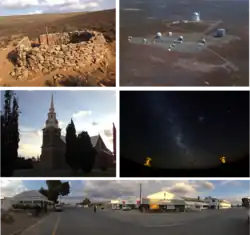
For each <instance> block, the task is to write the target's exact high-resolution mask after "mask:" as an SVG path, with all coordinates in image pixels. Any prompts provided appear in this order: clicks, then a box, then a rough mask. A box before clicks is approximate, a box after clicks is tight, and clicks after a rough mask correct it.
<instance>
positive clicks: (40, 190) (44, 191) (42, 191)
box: [39, 187, 49, 197]
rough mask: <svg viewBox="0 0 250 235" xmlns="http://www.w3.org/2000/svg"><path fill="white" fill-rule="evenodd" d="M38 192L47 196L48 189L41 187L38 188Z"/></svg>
mask: <svg viewBox="0 0 250 235" xmlns="http://www.w3.org/2000/svg"><path fill="white" fill-rule="evenodd" d="M39 193H41V194H42V195H43V196H45V197H49V191H48V189H44V188H43V187H41V188H40V189H39Z"/></svg>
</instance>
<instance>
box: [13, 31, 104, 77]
mask: <svg viewBox="0 0 250 235" xmlns="http://www.w3.org/2000/svg"><path fill="white" fill-rule="evenodd" d="M78 34H79V35H80V33H79V32H78ZM68 35H69V38H72V37H73V36H75V34H72V33H69V34H68ZM91 35H92V36H91V37H90V38H89V40H88V41H81V42H79V43H68V44H60V43H59V44H57V43H56V44H52V45H48V44H46V43H44V44H41V45H40V46H39V47H32V46H31V44H30V45H29V44H27V43H26V44H25V45H24V44H21V45H18V47H17V48H16V52H17V66H16V67H15V70H14V72H12V73H11V76H13V77H15V78H16V79H18V80H19V79H27V78H28V77H30V76H33V75H34V73H37V72H42V73H44V74H46V73H49V72H51V71H54V70H60V69H61V70H63V71H67V70H72V69H73V70H75V71H85V70H86V71H91V70H94V69H97V68H99V67H107V52H108V48H107V46H106V40H105V38H104V36H103V35H102V34H100V33H97V32H94V31H91ZM63 41H64V42H65V41H67V39H66V38H64V40H63ZM54 42H55V41H54Z"/></svg>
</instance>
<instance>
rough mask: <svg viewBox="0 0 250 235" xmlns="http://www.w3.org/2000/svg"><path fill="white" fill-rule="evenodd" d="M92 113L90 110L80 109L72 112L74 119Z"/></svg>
mask: <svg viewBox="0 0 250 235" xmlns="http://www.w3.org/2000/svg"><path fill="white" fill-rule="evenodd" d="M91 115H92V111H91V110H81V111H78V112H76V113H73V115H72V116H73V118H74V119H80V118H85V117H88V116H91Z"/></svg>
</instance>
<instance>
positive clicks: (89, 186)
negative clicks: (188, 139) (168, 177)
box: [84, 180, 212, 199]
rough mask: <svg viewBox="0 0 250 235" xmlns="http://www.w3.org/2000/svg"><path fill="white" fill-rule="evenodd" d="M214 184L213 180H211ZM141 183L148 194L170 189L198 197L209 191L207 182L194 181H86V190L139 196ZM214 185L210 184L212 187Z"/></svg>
mask: <svg viewBox="0 0 250 235" xmlns="http://www.w3.org/2000/svg"><path fill="white" fill-rule="evenodd" d="M209 183H210V184H212V183H211V182H209ZM139 184H142V194H143V196H147V195H149V194H151V193H155V192H159V191H163V190H165V191H168V192H170V193H173V194H175V195H179V196H190V197H198V196H200V195H201V194H202V192H204V191H207V190H208V187H207V186H205V187H204V186H203V185H208V184H207V183H206V182H204V183H197V182H192V181H164V180H158V181H153V180H151V181H138V180H133V181H119V180H116V181H105V184H104V183H103V181H86V182H84V192H85V193H86V195H89V196H92V197H94V198H99V197H101V198H108V199H109V198H116V197H121V196H138V195H139ZM211 188H212V187H211V186H210V189H211Z"/></svg>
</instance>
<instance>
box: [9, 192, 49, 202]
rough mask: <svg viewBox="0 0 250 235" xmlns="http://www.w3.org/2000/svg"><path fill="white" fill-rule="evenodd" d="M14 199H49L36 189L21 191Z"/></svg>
mask: <svg viewBox="0 0 250 235" xmlns="http://www.w3.org/2000/svg"><path fill="white" fill-rule="evenodd" d="M13 199H16V200H32V199H33V200H39V199H40V200H48V198H47V197H45V196H44V195H43V194H41V193H40V192H38V191H36V190H30V191H24V192H22V193H19V194H17V195H15V196H14V197H13Z"/></svg>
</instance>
